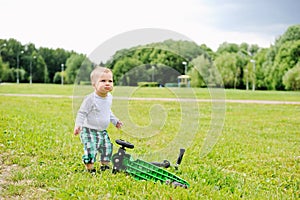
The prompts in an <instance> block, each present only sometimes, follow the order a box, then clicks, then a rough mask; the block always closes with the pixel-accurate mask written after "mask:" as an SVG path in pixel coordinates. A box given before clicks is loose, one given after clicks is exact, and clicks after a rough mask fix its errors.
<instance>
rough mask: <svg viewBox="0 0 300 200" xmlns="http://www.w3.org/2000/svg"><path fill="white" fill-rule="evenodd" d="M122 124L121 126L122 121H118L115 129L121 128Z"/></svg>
mask: <svg viewBox="0 0 300 200" xmlns="http://www.w3.org/2000/svg"><path fill="white" fill-rule="evenodd" d="M122 126H123V123H122V122H121V121H118V122H117V124H116V127H117V129H120V128H122Z"/></svg>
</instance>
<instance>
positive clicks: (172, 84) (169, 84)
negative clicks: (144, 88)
mask: <svg viewBox="0 0 300 200" xmlns="http://www.w3.org/2000/svg"><path fill="white" fill-rule="evenodd" d="M165 87H178V83H166V84H165Z"/></svg>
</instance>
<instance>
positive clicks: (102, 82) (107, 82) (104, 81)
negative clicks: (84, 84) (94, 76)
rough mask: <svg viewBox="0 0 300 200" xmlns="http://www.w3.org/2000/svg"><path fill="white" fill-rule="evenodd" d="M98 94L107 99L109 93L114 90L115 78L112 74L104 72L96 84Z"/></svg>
mask: <svg viewBox="0 0 300 200" xmlns="http://www.w3.org/2000/svg"><path fill="white" fill-rule="evenodd" d="M94 88H95V91H96V93H97V94H98V95H99V96H102V97H106V95H107V93H108V92H111V91H112V90H113V77H112V73H111V72H107V73H106V72H103V73H102V74H101V75H100V76H99V79H98V80H97V82H96V83H95V84H94Z"/></svg>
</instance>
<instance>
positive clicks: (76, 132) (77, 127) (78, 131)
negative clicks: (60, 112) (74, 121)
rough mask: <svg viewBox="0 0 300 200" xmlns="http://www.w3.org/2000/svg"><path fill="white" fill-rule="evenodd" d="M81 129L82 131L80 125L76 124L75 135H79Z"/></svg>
mask: <svg viewBox="0 0 300 200" xmlns="http://www.w3.org/2000/svg"><path fill="white" fill-rule="evenodd" d="M80 131H81V128H80V126H75V128H74V135H78V134H79V133H80Z"/></svg>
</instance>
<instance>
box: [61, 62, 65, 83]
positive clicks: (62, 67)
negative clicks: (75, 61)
mask: <svg viewBox="0 0 300 200" xmlns="http://www.w3.org/2000/svg"><path fill="white" fill-rule="evenodd" d="M64 66H65V65H64V64H61V84H62V85H63V84H64Z"/></svg>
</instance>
